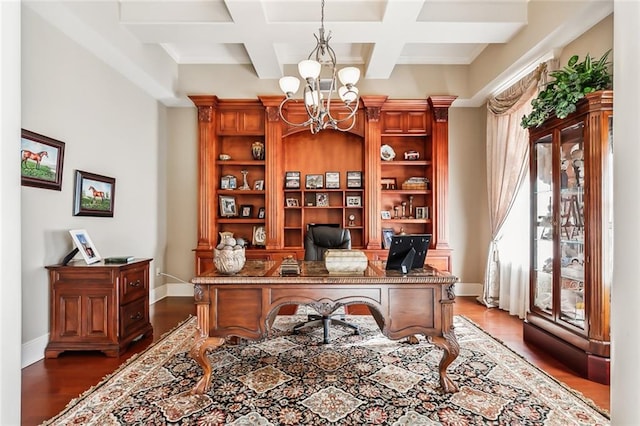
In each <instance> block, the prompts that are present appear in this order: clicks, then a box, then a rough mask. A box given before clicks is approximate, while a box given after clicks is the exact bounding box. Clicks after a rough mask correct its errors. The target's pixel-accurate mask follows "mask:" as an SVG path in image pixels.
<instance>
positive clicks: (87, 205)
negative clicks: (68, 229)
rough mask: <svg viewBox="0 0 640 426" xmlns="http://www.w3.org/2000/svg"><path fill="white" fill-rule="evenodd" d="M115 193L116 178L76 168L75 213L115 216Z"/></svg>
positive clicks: (79, 214) (77, 214)
mask: <svg viewBox="0 0 640 426" xmlns="http://www.w3.org/2000/svg"><path fill="white" fill-rule="evenodd" d="M115 195H116V180H115V178H111V177H107V176H101V175H97V174H95V173H89V172H83V171H82V170H76V190H75V194H74V200H73V215H74V216H104V217H113V207H114V202H115Z"/></svg>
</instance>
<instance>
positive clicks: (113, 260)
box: [104, 256, 135, 263]
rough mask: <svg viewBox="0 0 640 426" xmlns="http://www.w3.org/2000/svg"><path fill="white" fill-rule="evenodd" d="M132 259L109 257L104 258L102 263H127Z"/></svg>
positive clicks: (127, 257)
mask: <svg viewBox="0 0 640 426" xmlns="http://www.w3.org/2000/svg"><path fill="white" fill-rule="evenodd" d="M133 259H135V257H133V256H111V257H105V258H104V263H129V262H131V261H132V260H133Z"/></svg>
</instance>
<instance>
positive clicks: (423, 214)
mask: <svg viewBox="0 0 640 426" xmlns="http://www.w3.org/2000/svg"><path fill="white" fill-rule="evenodd" d="M415 210H416V219H428V218H429V207H416V209H415Z"/></svg>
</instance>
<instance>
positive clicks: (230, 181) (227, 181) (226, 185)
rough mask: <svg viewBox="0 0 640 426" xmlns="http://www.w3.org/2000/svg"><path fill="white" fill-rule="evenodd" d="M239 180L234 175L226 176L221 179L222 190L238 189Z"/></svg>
mask: <svg viewBox="0 0 640 426" xmlns="http://www.w3.org/2000/svg"><path fill="white" fill-rule="evenodd" d="M237 187H238V179H237V178H236V177H235V176H234V175H224V176H222V177H221V178H220V189H236V188H237Z"/></svg>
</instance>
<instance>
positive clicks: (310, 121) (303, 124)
mask: <svg viewBox="0 0 640 426" xmlns="http://www.w3.org/2000/svg"><path fill="white" fill-rule="evenodd" d="M289 101H293V102H296V100H295V99H291V98H285V99H284V100H283V101H282V102H280V106H279V107H278V114H279V115H280V118H281V119H282V121H284V122H285V123H287V124H288V125H290V126H294V127H305V126H308V125H309V124H311V123H313V121H314V120H313V118H311V117H310V118H309V119H308V120H307V121H305V122H302V123H293V122H291V121H289V120H287V119H286V118H285V115H284V114H283V113H282V108H283V107H284V105H285V104H287V103H288V102H289Z"/></svg>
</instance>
